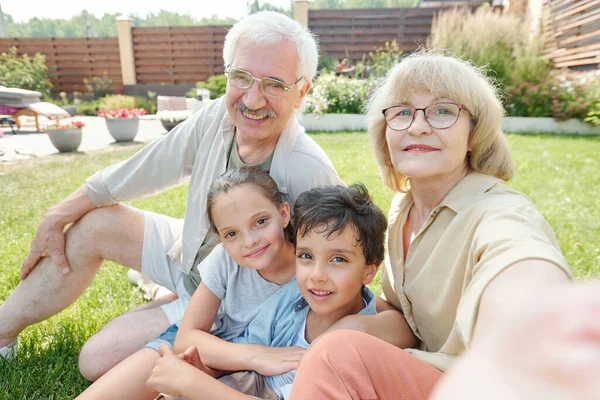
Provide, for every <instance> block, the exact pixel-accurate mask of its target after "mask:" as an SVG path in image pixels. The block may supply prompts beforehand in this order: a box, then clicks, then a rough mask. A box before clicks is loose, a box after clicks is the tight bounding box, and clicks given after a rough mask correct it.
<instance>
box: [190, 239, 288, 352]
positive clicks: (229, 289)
mask: <svg viewBox="0 0 600 400" xmlns="http://www.w3.org/2000/svg"><path fill="white" fill-rule="evenodd" d="M198 270H199V271H200V275H201V276H202V282H203V283H204V285H205V286H206V287H207V288H208V290H210V291H211V292H212V293H213V294H214V295H215V296H217V297H218V298H219V299H221V305H220V306H219V310H218V311H217V317H216V318H215V323H214V324H213V326H212V328H211V331H210V332H211V333H212V334H213V335H215V336H217V337H220V338H221V339H223V340H227V341H231V340H233V339H234V338H236V337H238V336H241V335H243V334H244V331H245V330H246V327H247V326H248V324H249V323H250V321H252V319H254V317H255V316H256V314H258V312H259V311H260V309H261V308H262V307H263V304H264V303H265V302H266V301H267V300H268V299H270V298H271V297H272V296H273V295H277V294H278V293H279V291H280V290H281V288H282V287H284V286H285V285H277V284H275V283H272V282H269V281H266V280H265V279H263V277H262V276H260V274H259V273H258V271H257V270H255V269H252V268H245V267H241V266H239V265H238V264H236V263H235V262H234V261H233V260H232V259H231V258H230V257H229V256H228V255H227V252H226V251H225V248H224V247H223V245H222V244H218V245H217V246H216V247H215V248H214V249H213V251H212V252H211V253H210V254H209V255H208V256H207V257H206V258H205V259H204V261H202V262H201V263H200V264H199V265H198Z"/></svg>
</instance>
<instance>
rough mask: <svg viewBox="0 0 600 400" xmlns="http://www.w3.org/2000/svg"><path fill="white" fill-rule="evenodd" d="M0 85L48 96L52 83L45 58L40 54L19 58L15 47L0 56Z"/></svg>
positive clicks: (25, 55) (24, 55)
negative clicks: (34, 91)
mask: <svg viewBox="0 0 600 400" xmlns="http://www.w3.org/2000/svg"><path fill="white" fill-rule="evenodd" d="M0 85H2V86H6V87H15V88H19V89H29V90H37V91H38V92H40V93H42V95H44V96H50V91H51V89H52V83H50V79H49V78H48V67H47V66H46V56H44V55H42V54H40V53H36V54H35V55H34V56H33V57H30V56H29V55H27V54H23V56H19V55H18V53H17V48H16V47H12V48H11V49H9V50H8V51H7V52H5V53H2V54H0Z"/></svg>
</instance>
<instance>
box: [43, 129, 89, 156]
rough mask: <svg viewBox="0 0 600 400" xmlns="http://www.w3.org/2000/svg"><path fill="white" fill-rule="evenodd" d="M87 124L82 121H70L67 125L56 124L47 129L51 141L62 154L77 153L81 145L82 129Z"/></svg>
mask: <svg viewBox="0 0 600 400" xmlns="http://www.w3.org/2000/svg"><path fill="white" fill-rule="evenodd" d="M84 126H85V124H84V123H83V122H81V121H69V122H67V123H65V124H61V123H59V122H56V124H54V125H49V126H48V127H47V128H46V132H47V133H48V137H49V138H50V141H51V142H52V144H53V145H54V147H56V150H58V151H60V152H61V153H68V152H72V151H77V149H78V148H79V145H80V144H81V138H82V136H83V135H82V129H81V128H83V127H84Z"/></svg>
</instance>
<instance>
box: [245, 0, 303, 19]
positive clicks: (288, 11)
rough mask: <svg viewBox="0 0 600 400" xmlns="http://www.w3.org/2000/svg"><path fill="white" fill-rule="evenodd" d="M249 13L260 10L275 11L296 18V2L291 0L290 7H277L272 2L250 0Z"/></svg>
mask: <svg viewBox="0 0 600 400" xmlns="http://www.w3.org/2000/svg"><path fill="white" fill-rule="evenodd" d="M247 4H248V14H254V13H257V12H259V11H275V12H278V13H280V14H284V15H287V16H288V17H290V18H294V2H293V0H292V1H290V7H289V8H286V7H277V6H274V5H273V4H271V3H266V2H262V1H261V2H259V1H258V0H254V1H248V2H247Z"/></svg>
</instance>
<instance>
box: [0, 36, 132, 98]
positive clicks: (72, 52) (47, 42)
mask: <svg viewBox="0 0 600 400" xmlns="http://www.w3.org/2000/svg"><path fill="white" fill-rule="evenodd" d="M11 47H16V48H17V53H18V54H19V55H22V54H25V53H27V54H29V55H32V56H33V55H34V54H35V53H42V54H44V55H45V56H46V65H47V66H48V68H49V71H50V73H49V75H50V80H51V81H52V84H53V85H54V88H53V91H55V92H62V91H64V92H69V93H70V92H75V91H78V92H85V91H87V89H86V87H85V85H84V83H83V79H84V78H92V77H94V76H96V77H103V76H104V73H105V72H106V74H107V75H108V77H109V78H110V79H111V80H112V89H113V92H115V93H121V92H122V91H123V80H122V78H121V64H120V57H119V44H118V40H117V38H7V39H0V52H5V51H7V50H8V49H10V48H11Z"/></svg>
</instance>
